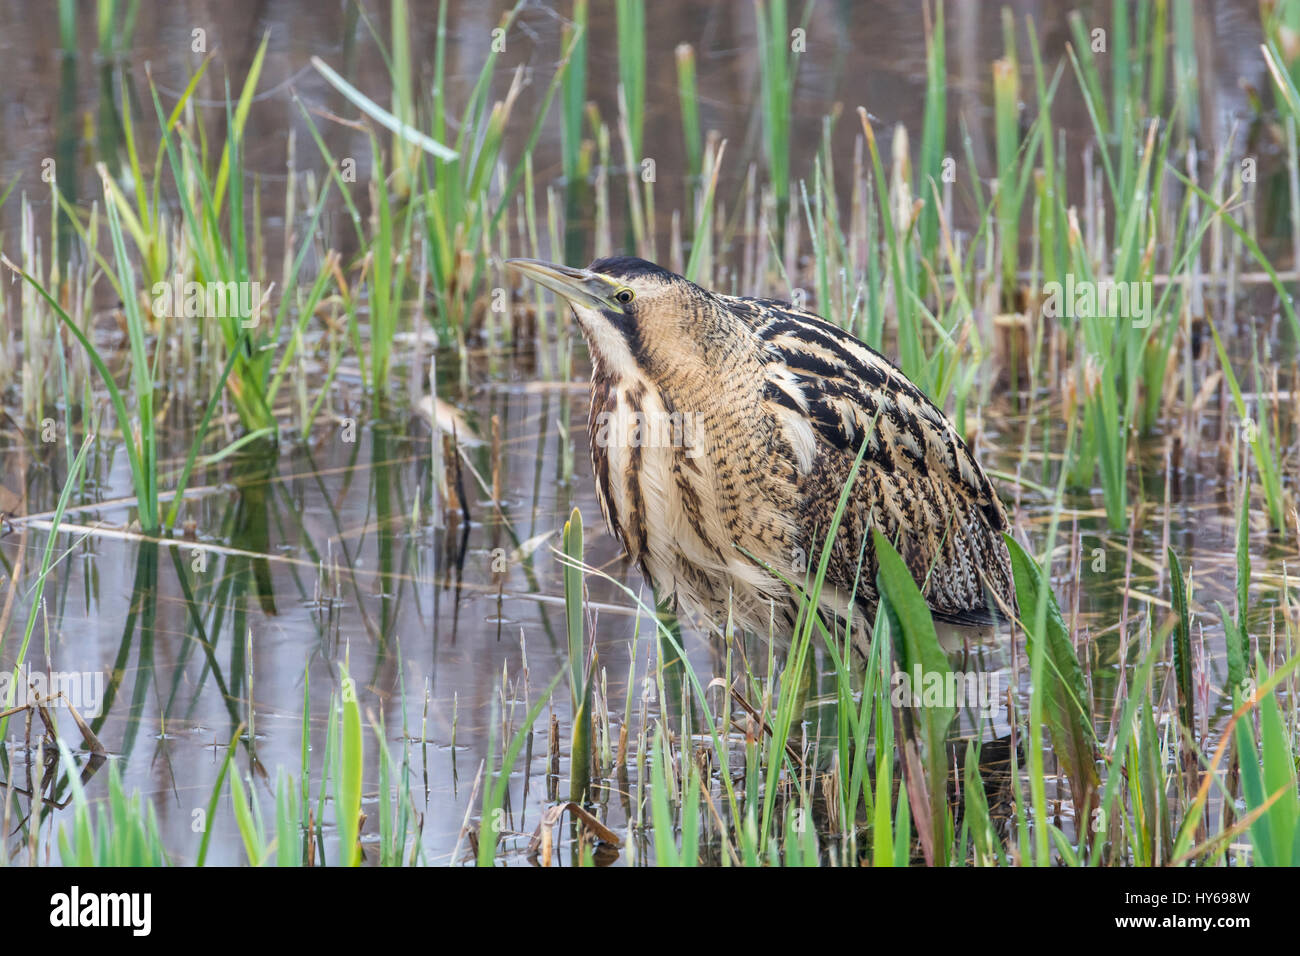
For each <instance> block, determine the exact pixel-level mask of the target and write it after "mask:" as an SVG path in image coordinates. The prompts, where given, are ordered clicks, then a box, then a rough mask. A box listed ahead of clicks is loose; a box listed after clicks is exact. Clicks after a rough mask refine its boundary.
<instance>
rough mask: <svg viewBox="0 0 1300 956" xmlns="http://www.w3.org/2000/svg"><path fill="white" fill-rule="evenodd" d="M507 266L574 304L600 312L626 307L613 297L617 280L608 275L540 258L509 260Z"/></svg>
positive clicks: (621, 309)
mask: <svg viewBox="0 0 1300 956" xmlns="http://www.w3.org/2000/svg"><path fill="white" fill-rule="evenodd" d="M506 265H507V266H509V267H510V268H511V269H514V270H516V271H517V272H520V273H523V274H524V275H525V276H527V277H528V278H530V279H532V280H533V281H534V282H537V283H540V284H541V285H544V286H546V288H548V289H550V290H551V291H552V292H554V293H555V294H556V295H558V296H562V297H563V298H565V299H567V300H568V301H569V302H570V303H572V304H573V305H582V306H586V307H587V308H589V309H599V310H601V311H606V312H608V311H614V312H622V311H623V306H621V305H620V304H619V303H618V301H617V300H616V299H615V298H614V292H615V291H616V290H617V289H618V287H619V286H618V283H617V282H615V281H614V280H613V279H611V278H609V276H604V275H601V274H600V273H599V272H592V271H591V270H590V269H570V268H569V267H568V266H561V265H556V264H555V263H553V262H542V261H541V260H540V259H507V260H506Z"/></svg>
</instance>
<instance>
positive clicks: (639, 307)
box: [506, 256, 711, 372]
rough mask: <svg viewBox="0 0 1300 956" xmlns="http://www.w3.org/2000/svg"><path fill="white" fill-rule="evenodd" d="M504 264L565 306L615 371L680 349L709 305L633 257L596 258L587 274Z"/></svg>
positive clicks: (523, 262) (699, 292)
mask: <svg viewBox="0 0 1300 956" xmlns="http://www.w3.org/2000/svg"><path fill="white" fill-rule="evenodd" d="M506 265H507V266H509V267H510V268H512V269H514V270H516V271H517V272H519V273H521V274H523V275H525V276H527V277H528V278H530V279H532V280H533V281H534V282H537V283H538V284H540V285H543V286H545V287H546V288H548V289H550V290H551V291H552V292H554V293H555V294H556V295H558V296H561V297H562V298H564V299H565V300H566V301H568V303H569V305H571V306H572V307H573V313H574V315H575V316H577V319H578V325H579V327H580V328H581V329H582V333H583V336H584V337H585V338H586V340H587V345H588V347H589V348H590V349H591V351H592V353H593V357H594V358H596V359H597V360H598V361H601V362H603V363H605V364H606V365H608V366H610V370H611V371H614V372H622V371H627V370H630V368H631V367H635V366H642V367H644V365H645V364H646V361H647V359H648V357H649V356H650V355H652V354H653V353H655V352H657V351H658V350H659V348H660V346H661V345H664V346H667V344H668V343H671V342H676V343H678V347H679V348H680V346H681V344H683V343H684V342H686V341H689V336H690V332H691V326H692V322H693V320H695V319H697V318H698V315H699V313H700V311H701V309H702V308H703V307H706V306H707V304H708V303H709V302H710V301H711V300H710V297H709V294H708V293H707V292H705V291H704V290H703V289H701V288H700V287H699V286H697V285H695V284H694V283H693V282H690V281H689V280H687V279H685V278H683V277H682V276H679V275H677V274H676V273H674V272H669V271H668V270H667V269H664V268H662V267H660V266H657V265H655V264H654V263H653V262H647V261H646V260H644V259H637V258H635V257H633V256H615V257H612V258H607V259H597V260H596V261H595V262H593V263H592V264H591V265H590V266H588V267H587V268H586V269H574V268H571V267H569V266H562V265H556V264H554V263H551V262H542V261H540V260H538V259H509V260H507V261H506Z"/></svg>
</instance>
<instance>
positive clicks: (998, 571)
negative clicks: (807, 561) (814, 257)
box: [739, 300, 1014, 623]
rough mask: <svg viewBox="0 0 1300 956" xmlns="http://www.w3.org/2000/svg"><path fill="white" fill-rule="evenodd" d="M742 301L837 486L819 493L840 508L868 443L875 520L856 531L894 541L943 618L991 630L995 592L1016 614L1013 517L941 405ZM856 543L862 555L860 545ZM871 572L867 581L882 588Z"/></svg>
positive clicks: (812, 321)
mask: <svg viewBox="0 0 1300 956" xmlns="http://www.w3.org/2000/svg"><path fill="white" fill-rule="evenodd" d="M739 301H740V302H742V303H745V308H746V309H747V310H748V311H749V315H750V320H751V327H752V328H753V329H754V330H755V332H756V333H757V334H758V337H759V339H760V340H761V341H762V343H763V347H764V349H765V351H766V354H765V359H766V364H765V368H766V370H767V373H766V377H767V381H766V384H765V392H764V398H765V399H766V400H767V401H768V402H769V403H770V404H771V405H772V406H774V407H776V408H778V409H783V410H784V412H785V413H786V414H788V416H789V418H790V420H791V421H798V420H800V419H802V420H804V421H806V422H807V423H808V425H809V426H811V433H812V435H813V437H814V438H815V448H814V449H813V452H812V455H811V458H812V462H813V466H814V467H813V471H814V472H820V473H822V475H823V476H824V481H827V482H829V485H830V487H824V488H818V489H816V491H817V493H818V494H820V495H821V496H822V497H823V499H825V500H828V502H829V503H830V507H832V508H833V507H834V501H835V500H837V498H838V492H839V488H840V487H842V486H843V482H844V481H845V480H847V477H848V474H849V471H850V469H851V467H852V464H853V461H854V459H855V458H856V457H857V453H858V450H859V449H860V448H861V445H862V442H863V440H864V437H865V439H866V441H867V450H866V453H865V455H864V456H863V468H862V470H861V472H860V475H859V479H858V488H857V489H856V490H857V494H856V495H855V496H854V498H853V499H852V501H851V504H852V505H853V507H855V508H857V509H859V511H860V512H868V513H867V514H862V513H859V514H857V515H855V516H849V520H847V521H846V523H847V524H849V525H850V526H851V527H853V526H856V527H857V528H858V529H860V531H859V533H863V534H865V533H866V528H868V527H870V526H873V525H874V526H876V527H879V528H880V529H881V530H882V531H883V532H884V533H885V534H886V535H887V536H889V537H891V538H892V539H893V540H894V541H895V543H896V545H897V546H898V547H899V550H900V552H901V553H902V554H903V557H904V558H905V559H906V560H907V561H908V564H909V567H911V569H912V571H913V575H914V576H915V577H916V578H917V580H918V583H922V582H924V583H925V586H926V597H927V599H928V601H929V603H930V605H931V607H932V609H933V610H934V611H935V612H936V616H937V617H940V618H942V619H945V620H950V621H953V622H954V623H987V622H988V621H989V620H990V619H991V618H992V617H993V615H994V613H995V610H994V609H993V608H991V607H990V602H989V601H988V599H987V596H986V594H985V587H986V585H987V586H989V587H992V588H993V589H994V590H995V591H996V592H997V593H998V594H999V595H1000V596H1001V597H1002V598H1003V599H1004V600H1006V601H1007V603H1008V604H1009V605H1011V606H1014V603H1013V600H1014V599H1013V598H1011V595H1012V594H1013V592H1014V588H1013V587H1012V585H1011V575H1010V559H1009V556H1008V555H1007V552H1006V547H1005V545H1004V544H1003V542H1002V540H1001V533H1002V532H1003V531H1005V530H1006V529H1007V528H1008V521H1007V516H1006V512H1005V510H1004V509H1003V507H1002V503H1001V502H1000V501H999V500H998V496H997V494H996V492H995V491H994V490H993V486H992V483H991V482H990V481H989V479H988V476H987V475H986V474H985V473H984V470H983V469H982V468H981V467H980V465H979V463H978V462H977V461H976V460H975V458H974V456H973V455H972V454H971V452H970V450H969V449H968V448H967V447H966V444H965V442H963V441H962V440H961V437H960V436H959V435H958V434H957V432H956V430H955V429H954V428H953V427H952V425H951V424H950V423H949V422H948V420H947V418H946V417H945V416H944V415H943V413H942V412H941V411H940V410H939V409H938V408H937V407H935V405H934V403H933V402H931V401H930V400H929V399H928V398H927V397H926V396H925V395H924V393H922V392H921V390H920V389H919V388H917V386H916V385H915V384H913V383H912V382H911V381H910V380H908V378H907V377H906V376H905V375H904V374H903V373H902V372H901V371H900V370H899V369H897V368H896V367H894V366H893V365H892V364H891V363H890V362H889V361H888V360H887V359H886V358H885V357H884V356H882V355H880V354H879V353H878V352H876V351H874V350H873V349H871V348H869V347H868V346H867V345H865V344H864V343H862V342H861V341H859V340H858V339H856V338H855V337H853V336H852V335H850V334H849V333H847V332H845V331H844V330H843V329H840V328H838V327H836V326H834V325H832V324H831V323H829V322H826V321H825V320H824V319H822V318H820V317H819V316H816V315H813V314H811V313H808V312H804V311H802V310H799V309H795V308H793V307H791V306H789V305H788V304H786V303H781V302H774V301H770V300H739ZM836 481H838V483H839V484H838V486H834V483H835V482H836ZM855 517H856V518H857V519H858V520H852V519H853V518H855ZM851 543H852V545H853V550H854V551H855V552H856V546H857V544H858V543H859V542H851ZM855 557H856V554H855ZM870 564H871V567H870V568H869V569H864V572H865V571H866V570H869V571H870V573H871V578H870V579H874V574H875V567H874V561H872V562H870Z"/></svg>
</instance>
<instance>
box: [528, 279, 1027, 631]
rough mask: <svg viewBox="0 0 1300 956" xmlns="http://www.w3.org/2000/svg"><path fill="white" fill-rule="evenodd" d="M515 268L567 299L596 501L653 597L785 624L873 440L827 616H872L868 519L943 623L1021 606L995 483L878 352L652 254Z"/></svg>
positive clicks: (753, 623) (836, 554)
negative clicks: (586, 355) (584, 368)
mask: <svg viewBox="0 0 1300 956" xmlns="http://www.w3.org/2000/svg"><path fill="white" fill-rule="evenodd" d="M507 264H508V265H509V266H511V267H513V268H514V269H516V270H518V271H519V272H521V273H523V274H524V275H525V276H527V277H529V278H531V279H533V280H535V281H536V282H538V283H540V284H541V285H543V286H545V287H546V288H548V289H551V290H552V291H554V292H555V293H556V294H557V295H559V296H562V297H563V298H564V299H566V300H567V301H568V303H569V304H570V305H571V306H572V308H573V313H574V315H575V316H576V317H577V321H578V327H579V328H580V329H581V330H582V334H583V336H584V338H585V339H586V341H587V345H588V348H589V349H590V352H591V362H592V372H591V414H590V419H589V425H590V433H591V460H592V465H593V467H594V469H595V475H596V491H597V497H598V499H599V502H600V507H601V510H602V511H603V512H604V515H605V520H606V522H607V523H608V524H609V527H610V528H611V529H612V531H613V532H614V534H615V535H616V536H617V537H618V538H619V539H620V540H621V541H622V543H623V545H624V547H625V548H626V550H627V552H628V554H629V555H630V556H631V558H632V559H633V560H634V561H636V562H637V564H638V565H639V566H640V568H641V571H642V572H643V573H644V575H645V576H646V577H647V578H648V579H649V580H650V582H651V583H652V585H653V587H654V589H655V593H656V597H657V598H658V599H659V600H664V599H669V600H672V601H675V602H676V603H677V604H678V605H684V606H685V608H686V609H687V610H693V611H701V612H703V613H704V614H705V615H707V616H708V617H710V618H712V619H714V620H715V621H719V620H722V619H724V617H723V616H724V615H725V614H726V613H728V612H730V613H732V614H733V615H734V616H735V620H736V623H737V624H739V625H742V626H744V627H747V628H750V629H752V630H754V631H755V632H757V633H760V634H761V633H764V632H765V631H766V630H767V629H768V628H770V627H771V626H772V625H773V624H775V625H776V627H777V628H778V629H785V630H786V631H787V633H788V632H789V629H790V628H793V626H794V625H795V622H796V618H797V615H798V609H799V601H800V598H799V594H798V592H797V591H796V590H794V589H793V588H792V587H791V586H790V585H789V584H787V583H785V582H784V581H783V580H782V576H784V577H785V578H786V579H787V580H789V581H791V582H793V583H798V584H799V585H801V586H802V585H803V584H804V583H805V582H806V580H807V571H808V568H809V567H810V566H814V567H815V563H814V562H815V561H817V560H819V552H820V549H821V548H823V547H824V546H825V537H826V535H827V533H828V531H829V530H830V526H831V523H832V518H833V515H834V513H835V511H836V508H837V506H838V503H839V499H840V496H841V492H842V490H843V488H844V486H845V484H846V482H847V481H848V479H849V477H850V474H851V471H852V467H853V463H854V461H855V460H856V459H857V456H858V453H859V451H860V449H861V447H862V444H863V442H864V441H865V442H866V449H865V451H864V452H863V457H862V464H861V466H860V469H859V472H858V475H857V477H856V479H855V481H854V486H853V488H852V489H851V492H850V497H849V499H848V505H847V508H846V509H845V512H844V514H843V516H842V520H841V523H840V526H839V529H838V531H837V533H836V535H835V537H834V540H833V541H832V542H831V545H830V558H829V566H828V570H827V574H826V578H825V583H824V585H823V590H822V595H821V601H822V607H821V608H820V609H819V611H820V612H822V613H830V614H833V615H835V616H836V618H838V619H840V620H843V619H844V618H846V616H847V612H848V610H849V605H850V603H852V602H856V604H857V605H858V608H859V610H860V611H862V612H863V613H862V614H860V615H855V617H856V618H857V620H859V621H863V620H865V621H866V622H867V626H868V627H869V624H870V622H871V621H872V620H873V619H874V616H875V611H876V605H877V602H878V596H877V594H876V588H875V581H876V567H877V565H876V558H875V549H874V547H873V544H872V537H871V529H872V528H873V527H874V528H878V529H879V530H880V531H881V532H882V533H883V534H884V535H885V536H886V537H887V538H888V539H889V540H890V541H891V542H893V543H894V544H895V547H897V548H898V551H899V553H900V554H901V555H902V557H903V559H904V561H905V562H906V564H907V566H908V569H909V571H910V572H911V573H912V576H913V578H914V579H915V580H916V582H917V584H918V586H920V588H921V589H922V593H923V594H924V596H925V598H926V601H927V603H928V604H929V606H930V609H931V611H932V612H933V616H934V618H935V620H937V621H943V622H948V623H951V624H957V625H984V624H989V623H992V622H993V621H994V620H995V619H996V618H997V617H998V607H999V602H1001V604H1002V606H1004V607H1008V608H1011V607H1014V606H1015V605H1014V601H1015V598H1014V596H1013V593H1014V588H1013V583H1012V573H1011V560H1010V555H1009V553H1008V551H1007V547H1006V544H1005V542H1004V541H1003V539H1002V532H1003V531H1005V530H1006V529H1007V527H1008V522H1007V514H1006V511H1005V510H1004V509H1003V506H1002V503H1001V501H999V500H998V496H997V494H996V492H995V491H994V489H993V486H992V484H991V483H990V482H989V478H988V476H987V475H986V474H985V473H984V470H983V469H982V468H981V467H980V465H979V463H978V462H977V461H976V460H975V458H974V457H973V456H972V454H971V452H970V450H969V449H968V448H967V446H966V444H965V443H964V442H963V441H962V439H961V437H960V436H959V435H958V434H957V432H956V430H955V429H954V428H953V426H952V424H951V423H950V422H949V421H948V420H947V418H946V417H945V416H944V414H943V413H942V412H941V411H940V410H939V409H938V408H936V407H935V405H934V404H933V403H932V402H931V401H930V400H929V399H928V398H926V396H925V395H924V394H923V393H922V392H921V390H920V389H919V388H918V387H917V386H916V385H915V384H913V383H912V382H911V381H909V380H908V379H907V377H906V376H904V375H903V373H902V372H901V371H900V370H899V369H898V368H896V367H895V366H894V365H892V364H891V363H890V362H889V361H888V360H887V359H886V358H885V357H884V356H882V355H880V354H879V353H878V352H876V351H874V350H873V349H871V348H869V347H868V346H867V345H865V344H864V343H862V342H861V341H859V340H858V339H856V338H854V337H853V336H852V335H850V334H849V333H848V332H846V331H844V330H843V329H841V328H838V327H837V326H835V325H833V324H831V323H830V322H827V321H825V320H824V319H822V318H821V317H820V316H817V315H814V314H812V313H811V312H807V311H805V310H803V309H799V308H795V307H794V306H792V305H790V304H789V303H786V302H778V301H775V300H772V299H755V298H747V297H737V296H730V295H720V294H718V293H716V292H711V291H709V290H707V289H703V288H701V287H700V286H698V285H696V284H695V283H693V282H691V281H689V280H687V279H685V278H684V277H682V276H680V275H677V274H675V273H673V272H670V271H668V270H667V269H663V268H661V267H659V266H657V265H655V264H653V263H651V262H647V261H645V260H644V259H637V258H632V257H624V256H620V257H615V258H607V259H598V260H596V261H595V262H593V263H592V264H591V266H590V267H589V268H586V269H572V268H569V267H567V266H561V265H554V264H551V263H547V262H540V261H537V260H534V259H511V260H509V262H508V263H507ZM859 555H861V568H860V569H859ZM815 556H816V557H815ZM855 582H856V586H855ZM991 595H996V599H991ZM855 637H856V635H855ZM854 646H856V647H859V649H860V650H861V649H863V646H862V645H861V644H860V643H859V641H858V640H856V639H855V641H854Z"/></svg>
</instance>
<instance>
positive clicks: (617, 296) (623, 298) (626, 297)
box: [614, 286, 636, 305]
mask: <svg viewBox="0 0 1300 956" xmlns="http://www.w3.org/2000/svg"><path fill="white" fill-rule="evenodd" d="M635 298H636V293H635V292H633V291H632V290H631V289H629V288H627V286H624V287H623V288H621V289H619V290H618V291H617V292H615V293H614V301H615V302H619V303H622V304H623V305H627V304H628V303H629V302H631V301H632V300H633V299H635Z"/></svg>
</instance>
